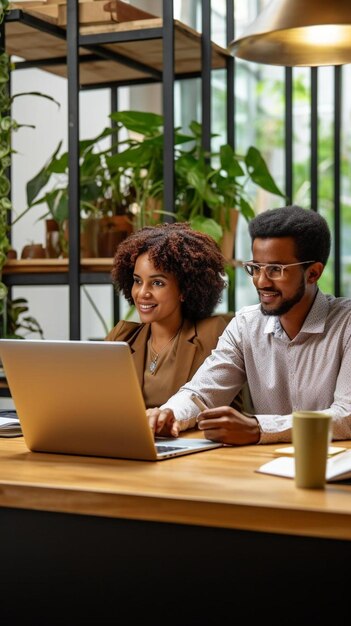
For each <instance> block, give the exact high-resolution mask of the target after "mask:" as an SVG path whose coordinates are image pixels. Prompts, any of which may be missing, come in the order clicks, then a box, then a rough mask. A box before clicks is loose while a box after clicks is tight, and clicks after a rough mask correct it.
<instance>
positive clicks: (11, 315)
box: [0, 0, 60, 337]
mask: <svg viewBox="0 0 351 626" xmlns="http://www.w3.org/2000/svg"><path fill="white" fill-rule="evenodd" d="M9 4H10V3H9V0H0V29H3V23H4V20H5V17H6V14H7V13H8V11H9ZM11 69H12V68H11V60H10V58H9V56H8V54H6V51H5V49H4V45H3V39H2V38H1V37H0V317H1V318H2V321H1V320H0V336H2V337H6V336H12V335H13V332H14V331H13V328H12V326H13V325H14V327H15V328H16V329H17V328H18V327H19V326H23V327H25V328H26V329H27V330H34V331H35V332H39V333H40V334H42V331H41V329H40V326H39V324H38V323H37V322H36V320H34V318H28V320H30V324H32V328H28V326H25V324H20V323H19V320H18V313H19V312H20V313H23V312H26V311H27V310H28V309H27V307H26V303H25V302H24V301H23V299H22V300H21V302H20V303H21V307H25V308H24V311H19V308H18V306H17V307H16V306H13V302H11V300H10V299H9V298H8V295H7V294H8V290H7V287H6V285H5V283H4V282H3V280H2V273H3V268H4V265H5V263H6V261H7V253H8V251H9V249H10V247H11V244H10V238H9V234H10V227H11V225H10V215H11V209H12V203H11V199H10V191H11V181H10V177H9V171H10V170H9V168H10V165H11V155H12V154H13V153H15V150H14V149H13V148H12V142H11V139H12V133H13V132H15V131H17V130H18V129H19V128H23V127H26V128H35V127H34V126H33V125H30V124H19V123H18V122H17V121H16V120H14V119H13V117H12V115H11V108H12V104H13V101H14V99H15V98H18V97H21V96H40V97H42V98H47V99H48V100H51V101H52V102H55V103H56V104H57V105H58V106H60V105H59V103H58V102H57V101H56V100H54V98H52V97H51V96H47V95H46V94H42V93H39V92H26V93H18V94H15V95H14V96H10V90H9V81H10V72H11ZM14 302H15V301H14ZM16 302H17V301H16ZM15 317H16V319H15ZM12 322H13V324H12ZM39 329H40V330H39ZM16 336H18V335H16Z"/></svg>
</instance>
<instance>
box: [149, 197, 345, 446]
mask: <svg viewBox="0 0 351 626" xmlns="http://www.w3.org/2000/svg"><path fill="white" fill-rule="evenodd" d="M249 232H250V235H251V240H252V257H253V260H252V261H249V262H247V263H244V264H243V266H244V268H245V269H246V271H247V273H248V274H249V275H250V276H251V278H252V280H253V282H254V285H255V287H256V290H257V294H258V298H259V301H260V304H257V305H253V306H247V307H243V308H242V309H240V310H239V311H238V312H237V313H236V316H235V318H233V319H232V320H231V321H230V322H229V324H228V326H227V327H226V329H225V330H224V332H223V334H222V335H221V336H220V338H219V340H218V344H217V346H216V348H215V349H214V350H213V351H212V353H211V355H210V356H209V357H207V359H206V360H205V361H204V363H203V364H202V366H201V367H200V368H199V369H198V370H197V372H196V373H195V375H194V376H193V378H192V379H191V381H190V382H188V383H186V384H185V385H184V386H183V387H181V388H180V390H179V391H178V392H177V393H176V394H175V395H173V396H172V397H171V398H170V399H169V400H168V401H167V402H166V403H165V404H164V405H162V406H161V407H160V408H157V409H149V410H148V416H149V422H150V426H151V428H152V430H153V431H154V432H156V433H157V434H162V435H164V434H166V435H169V434H170V435H173V436H175V437H176V436H178V435H179V432H180V431H181V430H185V429H187V428H192V427H194V426H195V425H196V423H197V425H198V428H199V429H200V430H202V431H203V432H204V436H205V437H206V438H207V439H212V440H213V441H221V442H223V443H225V444H232V445H245V444H255V443H273V442H290V441H291V426H292V412H293V411H294V410H299V409H302V410H316V411H324V412H326V413H330V414H331V415H332V419H333V439H349V438H351V374H350V372H351V300H350V299H346V298H335V297H334V296H332V295H326V294H323V293H322V292H321V291H320V289H319V287H318V280H319V278H320V276H321V275H322V272H323V270H324V267H325V265H326V263H327V260H328V256H329V252H330V243H331V237H330V231H329V228H328V225H327V222H326V221H325V219H324V218H323V217H321V215H319V214H318V213H316V212H314V211H312V210H309V209H303V208H301V207H298V206H287V207H282V208H278V209H272V210H268V211H265V212H264V213H261V214H260V215H258V216H257V217H255V218H254V219H253V220H252V221H251V222H250V223H249ZM244 385H246V386H247V387H248V389H249V392H250V396H251V400H252V409H251V414H247V413H242V412H239V411H238V410H236V409H234V408H231V407H230V406H229V405H230V403H231V402H232V400H233V398H234V397H235V396H237V394H238V393H239V392H240V390H241V389H242V388H243V387H244ZM191 394H196V395H197V396H198V397H199V398H200V399H201V400H202V401H203V402H204V403H205V405H206V406H207V407H208V408H207V409H206V410H203V411H199V408H198V407H197V405H196V404H194V402H192V401H191Z"/></svg>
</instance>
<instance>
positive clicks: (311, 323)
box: [264, 289, 329, 337]
mask: <svg viewBox="0 0 351 626" xmlns="http://www.w3.org/2000/svg"><path fill="white" fill-rule="evenodd" d="M328 311H329V302H328V299H327V297H326V295H325V294H324V293H322V292H321V291H320V290H319V289H318V291H317V294H316V297H315V299H314V302H313V304H312V306H311V308H310V310H309V312H308V315H307V317H306V319H305V321H304V323H303V325H302V328H301V330H300V333H301V332H303V333H315V334H316V333H322V332H324V328H325V323H326V320H327V316H328ZM264 333H265V334H269V333H272V334H273V335H274V336H275V337H282V335H283V334H285V332H284V330H283V328H282V325H281V323H280V320H279V317H278V316H276V315H272V316H268V319H267V323H266V325H265V328H264Z"/></svg>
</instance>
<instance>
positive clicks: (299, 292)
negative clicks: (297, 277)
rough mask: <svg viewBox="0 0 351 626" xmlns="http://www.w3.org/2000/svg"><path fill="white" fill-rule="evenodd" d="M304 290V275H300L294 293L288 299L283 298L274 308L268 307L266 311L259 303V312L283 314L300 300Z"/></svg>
mask: <svg viewBox="0 0 351 626" xmlns="http://www.w3.org/2000/svg"><path fill="white" fill-rule="evenodd" d="M305 291H306V287H305V281H304V277H302V280H301V282H300V284H299V286H298V288H297V291H296V293H295V295H294V296H293V297H292V298H290V300H285V301H284V302H283V303H282V304H281V305H280V306H278V307H277V308H276V309H269V310H268V311H267V310H266V309H264V308H263V306H262V304H261V312H262V313H263V315H278V316H279V315H285V313H287V312H288V311H290V309H292V307H293V306H295V304H297V303H298V302H300V300H301V299H302V298H303V296H304V295H305Z"/></svg>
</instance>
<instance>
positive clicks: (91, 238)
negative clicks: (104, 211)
mask: <svg viewBox="0 0 351 626" xmlns="http://www.w3.org/2000/svg"><path fill="white" fill-rule="evenodd" d="M99 224H100V218H97V217H87V218H82V219H81V220H80V256H81V257H82V258H96V257H98V256H100V255H99V253H98V235H99V228H100V226H99ZM68 241H69V230H68V220H65V221H64V223H63V242H62V244H61V247H62V248H63V250H62V254H63V256H64V257H67V256H68Z"/></svg>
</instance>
